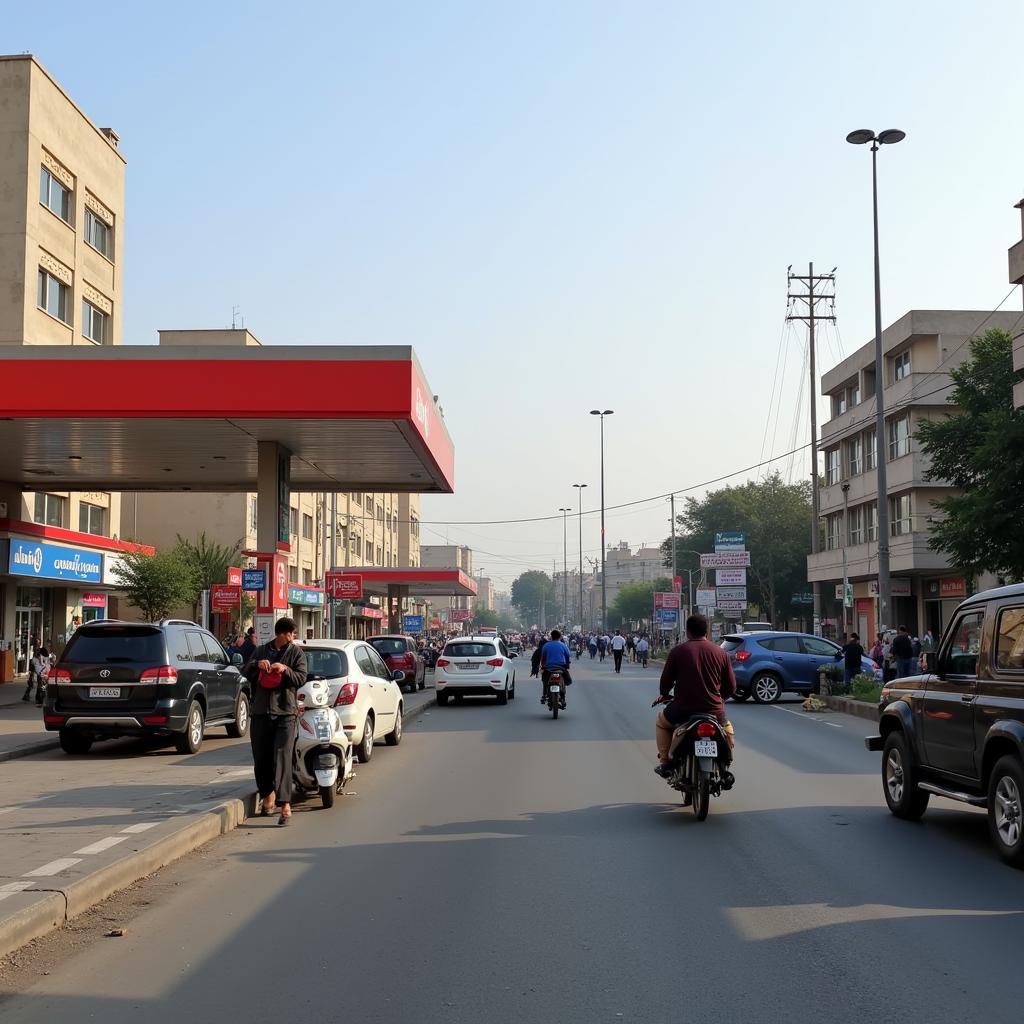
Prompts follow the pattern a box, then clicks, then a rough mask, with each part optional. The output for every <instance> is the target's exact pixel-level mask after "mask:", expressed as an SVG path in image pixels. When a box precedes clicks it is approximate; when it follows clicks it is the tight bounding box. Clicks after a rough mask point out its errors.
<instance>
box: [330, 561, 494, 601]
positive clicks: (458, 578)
mask: <svg viewBox="0 0 1024 1024" xmlns="http://www.w3.org/2000/svg"><path fill="white" fill-rule="evenodd" d="M335 571H336V572H344V573H345V574H346V575H348V574H349V573H351V574H353V575H356V576H362V578H363V593H364V594H366V595H373V596H386V595H387V594H388V593H389V588H391V587H402V588H406V590H407V592H408V593H410V594H415V595H416V596H417V597H476V589H477V588H476V581H475V580H474V579H473V578H472V576H467V575H466V573H464V572H463V571H462V570H461V569H456V568H451V569H449V568H442V569H428V568H424V567H421V566H401V567H398V568H390V567H387V566H377V565H365V566H346V567H345V568H344V569H338V570H335Z"/></svg>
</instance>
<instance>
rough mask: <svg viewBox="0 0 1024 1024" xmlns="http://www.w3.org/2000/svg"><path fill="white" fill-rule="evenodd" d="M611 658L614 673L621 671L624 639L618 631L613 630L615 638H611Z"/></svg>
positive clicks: (624, 646)
mask: <svg viewBox="0 0 1024 1024" xmlns="http://www.w3.org/2000/svg"><path fill="white" fill-rule="evenodd" d="M611 646H612V657H613V658H614V659H615V671H616V672H621V671H622V652H623V651H624V650H625V649H626V638H625V637H624V636H623V635H622V632H621V631H620V630H618V629H617V630H615V636H613V637H612V642H611Z"/></svg>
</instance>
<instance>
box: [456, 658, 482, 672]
mask: <svg viewBox="0 0 1024 1024" xmlns="http://www.w3.org/2000/svg"><path fill="white" fill-rule="evenodd" d="M479 667H480V662H479V661H470V662H467V663H466V664H464V665H460V666H459V668H461V669H466V670H467V671H470V672H472V671H475V670H476V669H478V668H479Z"/></svg>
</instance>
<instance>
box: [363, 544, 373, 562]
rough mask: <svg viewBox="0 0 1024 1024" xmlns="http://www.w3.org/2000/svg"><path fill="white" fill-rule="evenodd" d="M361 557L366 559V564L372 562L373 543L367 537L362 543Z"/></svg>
mask: <svg viewBox="0 0 1024 1024" xmlns="http://www.w3.org/2000/svg"><path fill="white" fill-rule="evenodd" d="M363 558H365V559H366V564H367V565H372V564H373V543H372V542H371V541H370V539H369V538H367V540H366V541H365V543H364V545H363Z"/></svg>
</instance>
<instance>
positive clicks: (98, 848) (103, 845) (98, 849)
mask: <svg viewBox="0 0 1024 1024" xmlns="http://www.w3.org/2000/svg"><path fill="white" fill-rule="evenodd" d="M127 838H128V837H127V836H107V838H106V839H100V840H98V841H97V842H95V843H91V844H90V845H89V846H83V847H82V848H81V849H80V850H75V853H76V854H79V853H80V854H82V855H83V856H86V857H87V856H89V855H90V854H93V853H103V851H104V850H109V849H110V848H111V847H112V846H117V844H118V843H123V842H124V841H125V840H126V839H127Z"/></svg>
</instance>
